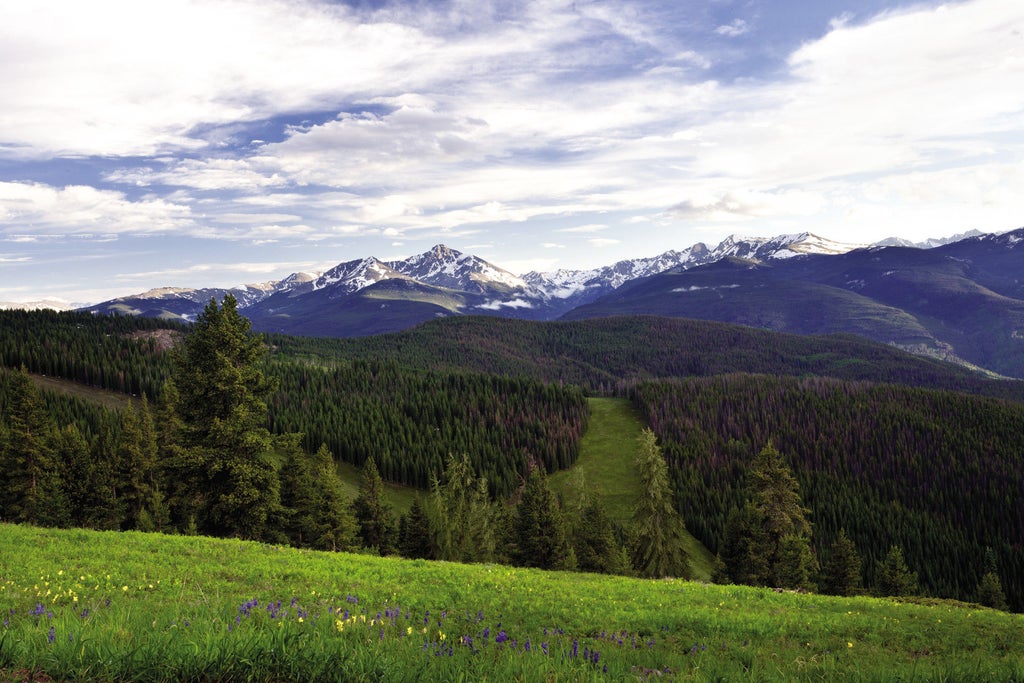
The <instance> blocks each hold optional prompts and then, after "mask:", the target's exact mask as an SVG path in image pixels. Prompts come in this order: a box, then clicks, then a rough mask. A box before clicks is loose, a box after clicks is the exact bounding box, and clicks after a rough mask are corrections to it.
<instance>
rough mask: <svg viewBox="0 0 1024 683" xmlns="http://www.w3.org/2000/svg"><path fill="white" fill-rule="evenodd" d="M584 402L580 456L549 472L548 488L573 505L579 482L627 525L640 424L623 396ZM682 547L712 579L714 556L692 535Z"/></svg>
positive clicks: (699, 572) (635, 494)
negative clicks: (585, 412)
mask: <svg viewBox="0 0 1024 683" xmlns="http://www.w3.org/2000/svg"><path fill="white" fill-rule="evenodd" d="M588 402H589V404H590V425H589V426H588V428H587V432H586V434H584V435H583V439H582V442H581V443H580V456H579V458H578V459H577V460H576V463H575V464H574V465H573V466H572V468H570V469H568V470H564V471H562V472H556V473H555V474H553V475H551V488H552V489H553V490H554V491H555V492H557V493H558V494H559V496H561V498H562V500H563V501H564V502H565V503H566V504H567V505H572V504H573V503H574V502H575V501H576V499H577V497H578V496H579V489H580V483H581V482H582V483H583V485H584V486H585V487H586V489H587V490H588V491H590V492H591V493H592V494H593V495H594V496H596V497H598V498H600V500H601V501H602V502H603V503H604V505H605V509H606V510H607V512H608V516H609V517H611V518H612V519H613V520H615V521H616V522H619V523H620V524H623V525H625V524H628V523H629V521H630V519H631V518H632V516H633V509H634V508H635V507H636V501H637V498H639V496H640V477H639V475H638V474H637V471H636V466H635V465H634V464H633V459H634V458H635V457H636V450H637V446H638V441H637V439H638V438H639V436H640V431H641V430H642V429H643V423H642V421H641V420H640V416H639V415H638V414H637V412H636V410H635V409H634V408H633V406H632V405H630V403H629V401H628V400H627V399H620V398H590V399H588ZM686 552H687V553H688V554H689V556H690V572H691V574H692V575H693V576H694V578H697V579H703V580H708V579H710V578H711V572H712V571H714V562H715V557H714V555H712V554H711V552H710V551H709V550H708V549H707V548H705V547H704V544H703V543H701V542H700V541H698V540H697V539H696V538H694V537H693V536H692V535H690V534H687V537H686Z"/></svg>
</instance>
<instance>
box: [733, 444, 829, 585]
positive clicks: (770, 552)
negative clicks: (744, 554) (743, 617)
mask: <svg viewBox="0 0 1024 683" xmlns="http://www.w3.org/2000/svg"><path fill="white" fill-rule="evenodd" d="M748 477H749V478H748V490H749V493H750V501H751V502H752V503H753V505H754V509H755V510H756V511H757V514H758V517H759V519H760V526H761V530H762V532H763V534H762V535H761V539H760V541H761V543H760V546H759V552H760V554H761V555H762V557H763V558H764V559H765V561H766V562H767V563H768V575H767V576H766V577H764V578H765V579H766V580H767V582H768V583H770V584H772V585H774V586H778V587H796V586H792V585H791V583H792V581H793V580H795V579H796V578H797V575H798V574H801V573H802V570H801V569H800V568H799V567H798V566H794V562H795V563H796V565H800V564H802V563H803V560H802V559H800V558H810V560H809V561H810V563H811V566H810V567H809V569H813V564H814V561H813V555H811V551H810V535H811V524H810V522H808V521H807V517H806V514H807V513H808V512H809V511H808V510H806V509H805V508H804V507H803V502H802V500H801V499H800V485H799V484H798V483H797V481H796V479H795V478H794V477H793V475H792V473H791V472H790V471H789V467H788V466H787V465H786V463H785V461H784V460H783V458H782V454H781V453H779V451H778V450H776V449H775V447H774V446H773V445H772V444H771V442H769V443H768V444H767V445H766V446H765V447H764V448H763V449H761V452H760V453H758V454H757V456H756V457H755V458H754V460H753V462H752V463H751V466H750V472H749V474H748ZM784 539H787V540H785V543H784ZM784 545H785V548H784ZM798 545H802V546H804V547H802V548H801V547H797V546H798ZM794 572H796V574H794ZM803 587H805V586H803Z"/></svg>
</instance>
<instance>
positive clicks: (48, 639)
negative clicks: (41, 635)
mask: <svg viewBox="0 0 1024 683" xmlns="http://www.w3.org/2000/svg"><path fill="white" fill-rule="evenodd" d="M56 639H57V632H56V631H55V630H54V628H53V627H52V626H51V627H50V633H49V634H47V636H46V642H48V643H53V641H54V640H56Z"/></svg>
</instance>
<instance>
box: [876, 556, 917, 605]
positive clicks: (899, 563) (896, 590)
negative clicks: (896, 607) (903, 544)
mask: <svg viewBox="0 0 1024 683" xmlns="http://www.w3.org/2000/svg"><path fill="white" fill-rule="evenodd" d="M875 583H876V587H877V592H878V594H879V595H881V596H883V597H888V596H902V595H917V591H918V586H917V572H912V571H910V567H908V566H907V561H906V560H905V559H904V558H903V549H902V548H900V547H899V546H896V545H894V546H890V547H889V552H888V553H886V555H885V559H884V560H882V561H881V562H880V563H879V564H878V568H877V569H876V570H875Z"/></svg>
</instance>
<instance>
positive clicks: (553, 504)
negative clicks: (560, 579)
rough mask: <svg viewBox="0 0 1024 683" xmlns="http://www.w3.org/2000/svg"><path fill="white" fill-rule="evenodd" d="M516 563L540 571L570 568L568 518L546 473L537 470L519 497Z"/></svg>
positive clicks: (538, 468)
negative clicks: (566, 526)
mask: <svg viewBox="0 0 1024 683" xmlns="http://www.w3.org/2000/svg"><path fill="white" fill-rule="evenodd" d="M515 543H516V554H515V559H516V563H517V564H518V565H520V566H523V567H537V568H540V569H569V568H570V566H571V564H572V562H571V561H570V557H571V555H570V546H569V543H568V540H567V539H566V533H565V517H564V515H563V514H562V510H561V507H560V506H559V504H558V498H556V497H555V494H554V492H553V491H552V490H551V487H550V486H549V485H548V477H547V474H546V473H545V472H544V470H543V469H542V468H540V467H535V468H534V469H533V471H531V472H530V476H529V477H528V478H527V479H526V485H525V486H524V487H523V493H522V495H521V496H520V498H519V505H518V507H517V510H516V523H515Z"/></svg>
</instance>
